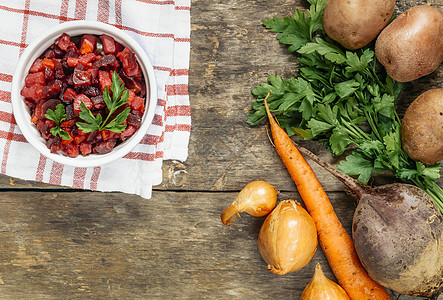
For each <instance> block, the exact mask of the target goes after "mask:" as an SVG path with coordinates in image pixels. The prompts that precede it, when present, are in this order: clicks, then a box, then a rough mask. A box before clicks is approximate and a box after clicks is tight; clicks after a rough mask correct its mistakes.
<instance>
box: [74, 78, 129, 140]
mask: <svg viewBox="0 0 443 300" xmlns="http://www.w3.org/2000/svg"><path fill="white" fill-rule="evenodd" d="M111 92H112V97H111V96H110V94H109V89H108V87H105V89H104V91H103V100H104V102H105V104H106V107H107V108H108V110H109V113H108V115H107V116H106V118H105V119H104V120H103V117H102V115H101V114H97V115H96V116H94V114H93V113H92V112H91V110H90V109H89V108H87V107H86V105H85V104H84V103H83V102H82V103H81V104H80V114H79V117H80V118H81V119H82V120H83V121H85V122H86V123H83V122H77V123H76V125H77V127H78V128H79V129H80V130H82V131H83V132H84V133H88V132H94V131H102V130H109V131H113V132H116V133H121V132H123V131H124V130H125V129H126V125H122V123H123V122H124V121H125V120H126V118H127V117H128V116H129V113H130V111H131V109H130V108H129V107H126V108H125V109H124V110H123V111H122V112H120V113H119V114H118V115H117V116H115V117H114V118H111V117H113V114H114V113H115V112H116V111H117V109H118V108H119V107H121V106H123V105H125V104H126V103H127V102H128V97H129V91H128V90H127V89H125V84H124V83H122V81H121V79H120V77H119V76H118V74H117V73H116V72H113V73H112V84H111Z"/></svg>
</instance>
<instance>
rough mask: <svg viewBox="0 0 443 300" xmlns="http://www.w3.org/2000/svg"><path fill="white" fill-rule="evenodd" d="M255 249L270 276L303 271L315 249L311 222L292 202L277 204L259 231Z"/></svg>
mask: <svg viewBox="0 0 443 300" xmlns="http://www.w3.org/2000/svg"><path fill="white" fill-rule="evenodd" d="M258 250H259V251H260V254H261V256H262V257H263V259H264V260H265V261H266V262H267V263H268V270H269V271H271V272H272V273H274V274H278V275H284V274H286V273H289V272H293V271H296V270H299V269H301V268H303V267H304V266H305V265H306V264H307V263H308V262H309V261H310V260H311V259H312V257H313V256H314V253H315V251H316V250H317V229H316V227H315V223H314V220H313V219H312V217H311V216H310V215H309V214H308V212H307V211H306V210H305V209H304V208H303V207H302V206H301V205H300V204H299V203H297V202H296V201H295V200H285V201H282V202H280V203H279V204H278V205H277V207H276V208H275V209H274V210H273V211H272V212H271V213H270V214H269V216H268V217H267V218H266V220H265V221H264V223H263V225H262V227H261V229H260V232H259V235H258Z"/></svg>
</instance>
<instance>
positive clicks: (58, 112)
mask: <svg viewBox="0 0 443 300" xmlns="http://www.w3.org/2000/svg"><path fill="white" fill-rule="evenodd" d="M45 117H46V118H47V119H49V120H52V121H54V122H55V126H54V127H52V128H51V129H50V132H51V134H52V135H53V136H56V135H58V136H60V137H61V138H62V139H64V140H69V139H70V136H69V134H68V132H66V131H65V130H63V129H61V127H60V124H61V123H62V122H63V121H64V120H66V118H67V115H66V112H65V107H64V106H63V104H61V103H60V104H58V105H57V106H56V107H55V110H52V109H50V108H49V109H48V110H47V111H46V114H45Z"/></svg>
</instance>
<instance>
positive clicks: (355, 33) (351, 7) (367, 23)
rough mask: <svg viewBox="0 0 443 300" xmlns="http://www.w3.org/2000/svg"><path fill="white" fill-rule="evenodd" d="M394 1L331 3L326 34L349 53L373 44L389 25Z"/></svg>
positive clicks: (326, 15)
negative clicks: (349, 50) (348, 50)
mask: <svg viewBox="0 0 443 300" xmlns="http://www.w3.org/2000/svg"><path fill="white" fill-rule="evenodd" d="M394 7H395V0H329V1H328V2H327V3H326V7H325V11H324V14H323V27H324V29H325V32H326V34H327V35H328V36H329V37H330V38H332V39H333V40H335V41H337V42H339V43H340V44H341V45H342V46H343V47H345V48H347V49H351V50H354V49H359V48H361V47H363V46H365V45H367V44H369V43H370V42H371V41H372V40H374V39H375V38H376V37H377V35H378V34H379V33H380V31H381V30H382V29H383V28H384V27H385V26H386V24H388V22H389V19H390V18H391V16H392V13H393V12H394Z"/></svg>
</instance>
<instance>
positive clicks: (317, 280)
mask: <svg viewBox="0 0 443 300" xmlns="http://www.w3.org/2000/svg"><path fill="white" fill-rule="evenodd" d="M318 299H322V300H349V296H348V294H347V293H346V291H345V290H344V289H343V288H342V287H341V286H340V285H338V284H337V283H335V282H334V281H332V280H329V279H328V278H327V277H326V276H325V274H323V271H322V269H321V265H320V264H317V265H316V266H315V272H314V276H313V277H312V280H311V282H309V284H308V285H307V286H306V288H305V290H304V291H303V293H302V294H301V297H300V300H318Z"/></svg>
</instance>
